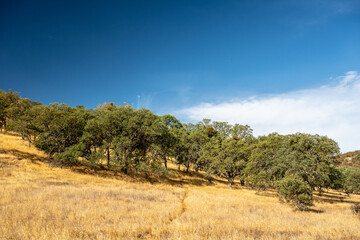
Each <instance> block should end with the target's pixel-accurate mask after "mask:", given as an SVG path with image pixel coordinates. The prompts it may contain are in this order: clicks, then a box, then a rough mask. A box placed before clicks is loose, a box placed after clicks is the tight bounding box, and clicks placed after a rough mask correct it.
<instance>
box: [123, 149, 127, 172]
mask: <svg viewBox="0 0 360 240" xmlns="http://www.w3.org/2000/svg"><path fill="white" fill-rule="evenodd" d="M123 161H124V168H123V172H124V173H125V174H127V173H128V161H127V156H126V150H124V153H123Z"/></svg>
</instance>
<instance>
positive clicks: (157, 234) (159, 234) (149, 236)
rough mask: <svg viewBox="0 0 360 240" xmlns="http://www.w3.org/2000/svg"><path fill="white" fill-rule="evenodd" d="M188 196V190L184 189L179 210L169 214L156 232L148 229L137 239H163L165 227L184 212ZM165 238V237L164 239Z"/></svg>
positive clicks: (165, 232)
mask: <svg viewBox="0 0 360 240" xmlns="http://www.w3.org/2000/svg"><path fill="white" fill-rule="evenodd" d="M188 195H189V189H188V188H186V189H185V193H184V195H183V196H182V197H181V199H180V204H181V205H180V210H179V211H176V212H173V213H171V214H170V216H169V218H168V219H166V220H165V221H164V222H163V226H162V227H161V228H159V229H156V231H154V230H152V229H150V230H149V231H147V232H146V233H144V234H139V235H138V238H146V239H163V238H164V235H167V225H169V224H171V222H173V221H174V220H175V219H177V218H179V217H180V216H181V215H182V214H184V212H185V211H186V204H185V200H186V198H187V197H188ZM165 238H166V237H165Z"/></svg>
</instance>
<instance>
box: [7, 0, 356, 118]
mask: <svg viewBox="0 0 360 240" xmlns="http://www.w3.org/2000/svg"><path fill="white" fill-rule="evenodd" d="M359 43H360V1H358V0H354V1H350V0H339V1H337V0H304V1H295V0H275V1H271V0H270V1H269V0H263V1H260V0H252V1H250V0H249V1H230V0H229V1H194V0H192V1H168V0H166V1H165V0H164V1H148V0H144V1H137V0H129V1H88V0H86V1H67V0H61V1H55V0H51V1H48V0H46V1H36V0H35V1H1V3H0V89H2V90H5V91H7V90H9V89H12V90H14V91H17V92H20V93H21V96H22V97H28V98H30V99H32V100H36V101H40V102H42V103H44V104H49V103H51V102H64V103H68V104H69V105H70V106H76V105H85V107H87V108H95V107H96V106H97V104H101V103H104V102H115V103H117V104H123V102H127V103H129V104H131V105H133V106H134V107H146V108H149V109H151V110H152V111H153V112H154V113H157V114H166V113H173V112H176V111H177V110H178V109H183V108H188V107H192V106H194V105H197V104H200V103H202V102H211V103H216V102H221V101H227V100H229V99H231V98H246V97H249V96H252V95H262V94H281V93H284V92H291V91H297V90H299V89H308V88H317V87H319V86H322V85H324V84H328V83H329V77H331V76H333V77H337V76H340V75H343V74H344V73H345V72H347V71H358V70H359V68H360V44H359Z"/></svg>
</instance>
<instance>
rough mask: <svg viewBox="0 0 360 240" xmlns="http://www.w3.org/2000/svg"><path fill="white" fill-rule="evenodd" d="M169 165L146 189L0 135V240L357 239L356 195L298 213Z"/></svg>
mask: <svg viewBox="0 0 360 240" xmlns="http://www.w3.org/2000/svg"><path fill="white" fill-rule="evenodd" d="M172 167H173V170H172V172H173V174H172V175H171V177H169V178H166V179H158V180H157V181H151V182H152V183H150V182H147V181H144V180H142V179H141V178H138V177H131V176H124V175H121V174H118V175H117V176H114V174H113V173H107V172H106V171H103V172H97V173H95V172H92V171H90V170H86V169H81V168H78V169H60V168H55V167H51V166H49V165H48V164H47V163H46V156H45V155H44V154H43V153H41V152H40V151H37V150H36V149H35V148H30V149H29V148H28V147H27V144H26V143H23V142H22V140H21V138H19V137H17V136H12V135H4V134H0V239H344V240H345V239H360V218H359V217H358V216H355V215H354V214H353V213H352V212H351V210H350V206H351V205H352V204H354V203H355V202H360V196H357V195H351V196H350V197H348V196H347V195H345V194H341V193H338V192H326V193H324V194H323V195H322V196H318V195H316V196H315V200H316V201H315V205H314V206H313V207H312V209H311V210H310V211H307V212H299V211H295V210H294V209H292V208H291V207H290V206H288V205H286V204H284V203H281V202H280V201H279V199H278V198H277V196H276V193H275V192H273V191H266V192H260V193H257V192H256V191H255V190H250V189H246V188H241V187H240V186H235V188H234V189H232V190H231V189H228V186H227V184H226V183H225V182H223V181H222V180H221V179H217V181H215V183H214V184H212V185H209V184H208V183H207V182H206V181H204V180H203V179H202V178H201V176H199V175H197V174H192V175H187V174H184V173H180V172H177V171H176V170H175V169H176V168H175V166H172ZM85 172H86V173H85Z"/></svg>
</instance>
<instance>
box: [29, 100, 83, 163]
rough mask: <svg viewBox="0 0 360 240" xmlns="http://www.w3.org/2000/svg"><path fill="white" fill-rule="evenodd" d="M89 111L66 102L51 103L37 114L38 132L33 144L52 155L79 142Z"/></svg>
mask: <svg viewBox="0 0 360 240" xmlns="http://www.w3.org/2000/svg"><path fill="white" fill-rule="evenodd" d="M88 116H89V113H88V112H86V111H85V110H81V109H76V108H71V107H69V106H68V105H66V104H52V105H51V106H50V107H47V108H44V109H43V111H42V113H41V114H40V116H39V119H38V121H39V126H40V127H39V129H40V131H41V132H40V134H39V136H38V138H37V139H36V141H35V146H36V147H38V148H40V149H41V150H43V151H45V152H46V153H48V154H49V155H50V157H52V156H53V155H54V154H55V153H57V154H61V153H62V152H64V151H65V149H66V148H68V147H70V146H72V145H74V144H77V143H79V141H80V138H81V136H82V134H83V131H84V128H85V125H86V122H87V118H88Z"/></svg>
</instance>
